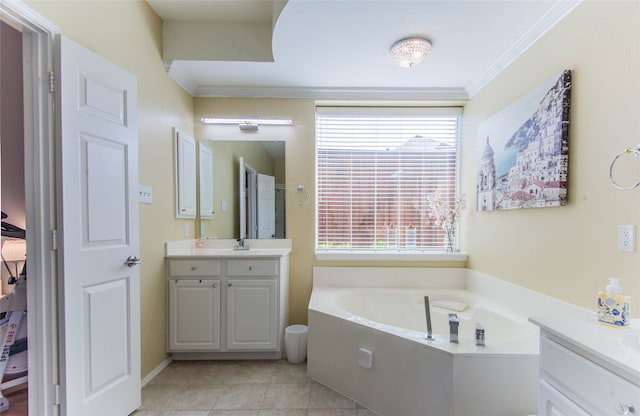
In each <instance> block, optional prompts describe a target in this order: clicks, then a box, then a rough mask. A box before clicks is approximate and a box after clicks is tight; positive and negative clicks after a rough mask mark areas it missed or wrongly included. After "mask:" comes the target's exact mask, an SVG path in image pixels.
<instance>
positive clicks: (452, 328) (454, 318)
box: [449, 313, 460, 343]
mask: <svg viewBox="0 0 640 416" xmlns="http://www.w3.org/2000/svg"><path fill="white" fill-rule="evenodd" d="M459 324H460V321H458V314H457V313H450V314H449V342H455V343H457V342H458V325H459Z"/></svg>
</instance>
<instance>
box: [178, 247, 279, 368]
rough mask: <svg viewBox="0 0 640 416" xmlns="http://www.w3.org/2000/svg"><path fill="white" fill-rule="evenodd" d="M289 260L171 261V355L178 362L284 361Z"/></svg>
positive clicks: (223, 259)
mask: <svg viewBox="0 0 640 416" xmlns="http://www.w3.org/2000/svg"><path fill="white" fill-rule="evenodd" d="M287 260H288V257H287V256H278V257H259V258H253V257H251V258H249V257H248V256H247V257H246V258H242V259H238V258H216V259H208V260H202V259H195V258H194V259H175V258H168V259H167V282H168V287H167V293H168V326H169V328H168V334H169V339H168V350H169V352H172V353H174V358H177V359H180V358H198V359H206V358H229V356H230V355H232V354H236V355H238V358H243V356H242V355H243V354H244V356H246V357H247V358H252V357H253V358H281V357H282V352H281V349H282V338H283V336H284V328H285V326H286V325H287V316H286V315H287V308H286V297H287V287H288V272H287V269H288V261H287ZM255 353H264V354H263V355H260V356H257V355H256V354H255ZM251 354H253V355H251ZM176 355H177V357H176Z"/></svg>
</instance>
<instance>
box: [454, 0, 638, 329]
mask: <svg viewBox="0 0 640 416" xmlns="http://www.w3.org/2000/svg"><path fill="white" fill-rule="evenodd" d="M564 69H571V70H572V77H573V84H572V93H571V124H570V132H569V135H570V137H569V178H568V180H569V189H568V200H569V203H568V206H566V207H559V208H544V209H527V210H513V211H501V212H475V211H474V210H473V209H472V210H468V211H467V215H466V217H465V218H464V219H463V221H464V224H465V225H464V227H463V231H462V232H463V236H462V237H463V247H462V248H463V250H467V251H468V252H469V253H470V256H469V267H470V268H473V269H476V270H479V271H482V272H485V273H487V274H490V275H493V276H496V277H499V278H502V279H505V280H508V281H510V282H513V283H515V284H518V285H522V286H525V287H528V288H531V289H534V290H537V291H540V292H542V293H546V294H549V295H551V296H554V297H557V298H560V299H563V300H565V301H568V302H571V303H574V304H577V305H580V306H583V307H585V308H589V309H593V308H594V307H595V296H596V292H597V291H598V290H604V287H605V286H606V284H607V278H608V277H611V276H617V277H620V278H621V279H622V284H623V287H624V288H625V292H626V293H628V294H630V295H632V302H633V303H634V304H635V305H636V306H635V307H634V306H632V314H633V315H634V316H635V317H638V316H640V313H638V312H639V311H640V308H639V307H637V305H638V304H639V303H640V256H639V255H638V251H636V252H635V253H620V252H618V251H617V231H618V225H619V224H635V225H637V224H638V223H639V222H640V189H638V190H635V191H620V190H616V189H614V188H613V186H611V184H610V182H609V178H608V172H609V163H610V161H611V159H612V158H613V157H614V155H615V154H617V153H619V152H621V151H622V150H624V149H625V148H627V147H629V146H632V145H635V144H637V143H639V142H640V3H639V2H611V1H609V2H599V1H586V2H583V3H582V4H580V5H579V6H578V7H577V8H576V9H575V10H574V11H573V12H572V13H571V14H570V15H569V16H568V17H567V18H566V19H565V20H563V21H562V22H561V23H560V24H559V25H558V26H556V27H555V28H554V29H553V30H551V31H550V32H549V33H548V34H546V35H545V36H543V37H542V38H541V39H540V40H539V41H538V42H536V44H535V45H533V46H532V47H531V48H530V49H529V50H528V51H527V52H526V53H525V54H524V55H523V56H522V57H520V58H519V59H517V60H516V61H515V62H514V63H513V64H512V65H510V66H509V67H508V68H507V69H506V70H505V71H504V72H503V73H502V74H500V75H499V76H498V77H497V78H496V79H494V80H493V82H491V83H490V84H489V85H488V86H487V87H486V88H484V89H483V90H482V91H481V92H480V93H479V94H477V95H476V96H474V97H473V98H472V99H471V100H470V102H469V103H468V105H467V106H466V108H465V130H464V137H465V138H464V145H463V165H462V166H463V175H462V188H463V191H464V192H466V194H467V195H469V196H474V195H475V185H476V183H475V172H476V158H477V152H478V149H477V146H476V132H477V128H478V124H479V123H481V122H483V121H484V120H486V119H487V118H488V117H490V116H491V115H493V114H494V113H496V112H497V111H499V110H501V109H502V108H504V107H505V106H507V105H509V104H510V103H511V102H513V101H515V100H517V99H518V98H519V97H521V96H523V95H525V94H527V93H528V92H529V91H531V90H532V89H534V88H535V87H537V86H538V85H539V84H541V83H543V82H545V81H546V80H548V79H551V78H552V77H555V76H556V75H558V74H559V73H560V72H561V71H562V70H564ZM483 146H484V144H483ZM623 176H626V177H624V178H621V179H626V181H627V183H630V182H631V181H636V180H638V178H640V164H638V163H637V162H636V164H635V169H630V170H629V171H627V172H626V173H625V174H624V175H623ZM470 199H471V200H474V199H475V198H470ZM634 299H635V300H634Z"/></svg>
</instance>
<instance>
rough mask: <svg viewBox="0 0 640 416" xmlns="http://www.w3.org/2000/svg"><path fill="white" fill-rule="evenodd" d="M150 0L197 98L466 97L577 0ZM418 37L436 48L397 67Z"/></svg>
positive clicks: (178, 75)
mask: <svg viewBox="0 0 640 416" xmlns="http://www.w3.org/2000/svg"><path fill="white" fill-rule="evenodd" d="M147 1H148V3H149V4H150V5H151V7H152V8H153V9H154V11H155V12H156V13H157V14H158V16H160V17H161V18H162V20H163V22H164V25H163V31H164V35H163V59H164V60H165V64H166V66H167V70H168V71H169V74H170V76H172V77H173V78H174V79H175V80H176V81H177V82H179V83H180V85H182V86H183V87H184V88H185V89H187V90H188V91H189V92H190V93H191V94H192V95H194V96H233V97H312V98H333V99H344V98H356V99H357V98H368V99H376V98H377V99H465V98H468V97H470V96H473V95H474V94H475V93H476V92H477V91H479V90H480V89H481V88H482V87H483V86H484V85H485V84H486V83H487V82H489V81H490V80H491V79H492V78H493V77H495V76H496V75H497V74H498V73H499V72H500V71H501V70H503V69H504V68H505V67H506V66H507V65H508V64H509V63H510V62H511V61H512V60H513V59H515V58H516V57H517V56H518V55H520V54H521V53H522V52H523V51H524V50H526V49H527V48H528V47H529V46H530V45H531V44H533V43H534V42H535V41H536V40H537V39H538V38H539V37H540V36H541V35H542V34H544V33H545V32H546V31H547V30H549V29H550V28H551V27H553V25H555V24H556V23H557V22H558V21H559V20H561V19H562V18H563V17H564V16H566V14H567V13H568V12H569V11H571V10H572V9H573V7H575V6H576V5H577V4H578V3H579V1H580V0H502V1H488V0H441V1H437V0H289V1H288V2H285V1H271V0H230V1H221V0H196V1H186V0H147ZM285 3H286V4H285ZM412 36H423V37H426V38H428V39H429V40H430V41H431V42H432V44H433V52H432V53H431V55H430V56H429V57H428V58H427V60H426V61H424V62H423V63H421V64H419V65H416V66H414V67H413V68H401V67H399V66H397V65H395V64H394V63H393V62H392V61H391V58H390V56H389V48H390V46H391V45H392V44H393V43H394V42H396V41H397V40H399V39H402V38H406V37H412Z"/></svg>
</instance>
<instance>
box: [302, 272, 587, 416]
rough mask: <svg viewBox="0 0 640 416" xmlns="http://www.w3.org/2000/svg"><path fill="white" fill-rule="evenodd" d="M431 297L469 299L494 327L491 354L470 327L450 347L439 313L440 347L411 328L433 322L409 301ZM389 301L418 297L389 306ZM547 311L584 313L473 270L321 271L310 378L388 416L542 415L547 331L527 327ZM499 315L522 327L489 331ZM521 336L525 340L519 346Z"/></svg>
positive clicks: (312, 306) (312, 315)
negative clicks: (541, 338)
mask: <svg viewBox="0 0 640 416" xmlns="http://www.w3.org/2000/svg"><path fill="white" fill-rule="evenodd" d="M412 291H413V292H415V293H413V294H410V293H409V292H412ZM429 292H430V293H432V294H433V295H434V296H435V295H436V294H437V295H443V294H445V293H448V294H449V295H450V296H453V295H454V294H455V295H456V296H458V295H460V296H463V297H466V298H465V299H470V301H469V303H470V304H471V307H470V310H469V311H468V315H469V316H470V319H469V324H470V325H471V324H472V323H473V319H474V317H475V318H478V317H479V316H482V319H483V320H485V319H487V321H486V322H487V323H486V324H485V322H482V323H483V325H484V326H485V329H486V330H487V335H486V337H487V345H486V346H485V347H481V346H476V345H475V344H474V343H472V341H471V339H470V337H469V336H468V335H464V334H463V333H462V332H463V331H467V330H468V329H469V328H468V327H467V328H462V324H461V328H460V334H461V342H460V343H459V344H452V343H450V342H449V337H448V320H447V321H446V322H445V323H443V322H438V321H439V320H440V319H439V316H440V317H444V316H446V315H445V311H439V310H437V308H435V309H436V310H432V320H433V321H434V327H435V328H436V330H435V334H436V339H435V340H434V341H431V340H426V339H424V334H425V331H426V324H425V326H424V328H425V329H422V328H423V327H421V326H420V325H421V324H418V323H412V324H407V322H409V321H412V320H413V318H410V317H409V316H408V315H407V317H406V318H404V316H403V314H405V313H407V312H406V310H408V309H410V308H411V307H414V306H415V307H416V308H417V310H418V311H417V314H418V315H416V321H415V322H418V321H420V320H424V319H425V318H424V304H422V305H421V306H420V305H415V304H414V303H415V300H408V299H417V298H419V296H421V294H423V293H424V294H429ZM384 294H393V296H387V297H389V298H392V297H394V296H395V295H397V294H400V295H401V296H409V297H404V298H403V297H394V299H388V300H389V302H385V296H384ZM411 296H413V298H411ZM382 303H389V305H390V307H389V314H390V315H391V316H390V319H386V318H384V313H382V315H381V316H378V315H376V314H379V313H380V312H379V311H380V310H381V309H383V307H382ZM399 311H400V312H399ZM480 311H484V312H483V313H484V315H480V314H479V312H480ZM487 311H489V312H490V313H486V312H487ZM541 311H544V312H546V313H547V314H557V313H563V314H566V313H580V312H579V311H578V312H576V311H575V308H573V309H572V308H571V307H566V305H565V304H563V303H562V302H558V301H556V300H554V299H552V298H548V297H545V296H543V295H540V294H538V293H535V292H532V291H529V290H527V289H524V288H520V287H518V286H515V285H512V284H509V283H507V282H503V281H499V280H498V279H495V278H492V277H490V276H486V275H481V274H479V273H477V272H473V271H471V270H468V269H437V268H357V267H356V268H351V267H344V268H338V267H331V268H322V267H317V268H314V288H313V292H312V295H311V300H310V303H309V336H308V359H307V361H308V364H307V369H308V373H309V376H310V377H311V378H313V379H315V380H316V381H318V382H320V383H322V384H325V385H327V386H329V387H331V388H332V389H334V390H336V391H338V392H340V393H342V394H344V395H345V396H348V397H350V398H352V399H353V400H356V401H358V402H360V403H362V404H364V405H365V406H367V407H368V408H370V409H372V410H374V411H376V412H378V413H379V414H381V415H382V416H463V415H465V416H466V415H482V416H484V415H486V416H513V415H527V414H535V413H537V407H538V366H539V360H538V352H539V342H538V328H536V327H534V326H533V325H531V324H530V323H529V322H527V318H528V316H531V315H536V314H537V315H540V314H541V313H540V312H541ZM447 312H448V311H447ZM535 312H537V313H535ZM491 314H493V315H497V316H500V315H503V316H504V317H505V319H507V320H508V321H509V322H511V323H512V324H513V325H512V326H510V327H509V328H508V329H507V330H506V331H501V328H500V327H501V326H504V325H503V324H500V323H498V324H497V326H496V327H493V328H492V329H489V328H490V326H491V324H490V321H491V320H492V319H489V316H490V315H491ZM361 315H364V316H361ZM460 315H461V316H462V317H464V316H463V315H464V312H461V313H460ZM434 318H438V319H434ZM381 321H382V322H381ZM436 322H437V323H436ZM399 324H400V325H399ZM473 325H475V323H473ZM514 331H515V332H519V333H518V334H516V335H515V336H511V337H510V335H513V334H510V333H512V332H514ZM501 332H502V333H501ZM492 334H494V335H495V337H494V339H493V340H492ZM361 349H365V350H367V351H370V352H371V354H372V365H371V367H370V368H365V367H363V366H362V365H360V364H359V362H358V354H359V351H360V350H361Z"/></svg>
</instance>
